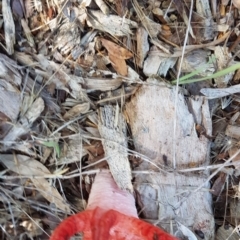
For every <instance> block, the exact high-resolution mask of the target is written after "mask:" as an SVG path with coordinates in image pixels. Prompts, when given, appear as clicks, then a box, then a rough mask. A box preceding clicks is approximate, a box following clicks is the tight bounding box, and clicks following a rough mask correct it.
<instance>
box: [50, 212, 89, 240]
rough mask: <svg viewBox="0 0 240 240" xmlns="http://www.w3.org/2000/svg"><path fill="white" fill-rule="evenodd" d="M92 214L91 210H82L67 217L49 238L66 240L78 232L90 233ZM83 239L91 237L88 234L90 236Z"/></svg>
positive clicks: (87, 239) (51, 239) (86, 239)
mask: <svg viewBox="0 0 240 240" xmlns="http://www.w3.org/2000/svg"><path fill="white" fill-rule="evenodd" d="M92 216H93V211H84V212H81V213H78V214H75V215H72V216H70V217H68V218H67V219H65V220H64V221H63V222H61V223H60V225H59V226H58V227H57V228H56V229H55V230H54V232H53V234H52V236H51V237H50V240H68V239H70V237H71V236H73V235H74V234H76V233H80V232H85V233H86V236H88V235H91V230H90V228H91V226H90V223H91V219H92ZM84 239H85V240H90V239H92V238H91V236H90V238H84Z"/></svg>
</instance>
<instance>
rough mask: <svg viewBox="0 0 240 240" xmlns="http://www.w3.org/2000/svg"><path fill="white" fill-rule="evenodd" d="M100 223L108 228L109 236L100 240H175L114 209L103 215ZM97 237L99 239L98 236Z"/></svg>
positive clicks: (151, 226) (163, 232)
mask: <svg viewBox="0 0 240 240" xmlns="http://www.w3.org/2000/svg"><path fill="white" fill-rule="evenodd" d="M102 224H104V226H105V229H108V232H109V236H110V237H109V238H101V240H103V239H109V240H110V239H111V240H123V239H127V240H154V239H159V240H177V238H175V237H174V236H172V235H170V234H168V233H166V232H165V231H163V230H162V229H160V228H158V227H156V226H153V225H151V224H149V223H147V222H145V221H142V220H140V219H138V218H135V217H131V216H127V215H125V214H122V213H120V212H117V211H115V210H110V211H108V212H107V213H106V214H105V215H104V218H103V219H102ZM97 239H98V240H100V238H96V240H97ZM94 240H95V239H94Z"/></svg>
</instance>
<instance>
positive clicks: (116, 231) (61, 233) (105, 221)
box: [50, 171, 176, 240]
mask: <svg viewBox="0 0 240 240" xmlns="http://www.w3.org/2000/svg"><path fill="white" fill-rule="evenodd" d="M79 232H82V233H83V235H84V238H83V239H84V240H150V239H151V240H154V239H159V240H176V238H175V237H173V236H171V235H169V234H168V233H166V232H164V231H163V230H161V229H160V228H158V227H155V226H153V225H151V224H149V223H146V222H144V221H142V220H140V219H138V216H137V210H136V207H135V201H134V197H133V195H132V194H130V193H129V192H126V191H123V190H121V189H119V188H118V187H117V185H116V183H115V182H114V180H113V178H112V176H111V174H110V173H109V172H106V171H102V172H100V173H99V174H97V176H96V178H95V181H94V183H93V186H92V189H91V193H90V196H89V200H88V206H87V209H86V210H85V211H83V212H81V213H78V214H75V215H72V216H70V217H69V218H67V219H66V220H64V221H63V222H62V223H61V224H60V225H59V226H58V227H57V228H56V230H55V231H54V232H53V234H52V236H51V237H50V240H67V239H70V237H71V236H73V235H74V234H76V233H79Z"/></svg>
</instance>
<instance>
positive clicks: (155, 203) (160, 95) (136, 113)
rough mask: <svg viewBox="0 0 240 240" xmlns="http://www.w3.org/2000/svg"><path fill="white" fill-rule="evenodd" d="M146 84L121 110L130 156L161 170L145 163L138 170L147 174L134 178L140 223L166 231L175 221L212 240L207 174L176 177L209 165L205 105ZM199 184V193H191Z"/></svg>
mask: <svg viewBox="0 0 240 240" xmlns="http://www.w3.org/2000/svg"><path fill="white" fill-rule="evenodd" d="M148 82H149V83H153V85H150V84H149V85H145V86H142V87H141V88H140V89H139V90H138V91H137V92H136V94H135V96H134V97H133V98H132V100H131V102H129V103H128V104H127V105H126V113H127V116H128V118H129V124H130V126H131V131H132V137H133V141H134V145H135V150H136V151H137V152H139V153H141V154H143V155H145V156H147V157H148V159H150V161H151V162H152V163H154V164H156V165H157V166H159V167H160V168H161V169H162V170H163V171H160V172H156V167H155V166H153V165H152V164H150V163H149V162H147V161H143V162H142V163H141V164H140V167H139V169H138V170H143V171H146V170H149V174H138V175H136V178H135V183H136V188H137V190H138V192H139V193H140V198H141V202H142V203H143V206H146V208H144V209H143V212H144V214H145V217H146V218H150V219H159V220H161V225H162V226H163V227H164V228H165V229H166V230H168V231H170V219H176V220H177V221H178V222H180V223H181V224H183V225H184V226H185V227H187V228H190V229H191V230H192V231H193V232H194V231H195V230H198V231H201V232H202V233H203V234H204V236H205V239H214V218H213V214H212V207H211V204H212V200H211V194H210V193H209V187H210V186H209V183H208V182H207V177H208V176H209V173H208V172H207V171H206V172H194V173H193V172H190V173H187V174H185V173H180V172H178V170H180V169H186V168H187V169H189V168H191V167H198V166H208V165H209V147H210V145H209V140H208V139H207V138H206V137H205V136H211V132H212V129H211V128H212V127H211V117H210V113H209V107H208V102H207V100H206V99H205V98H204V97H195V98H189V99H185V98H184V96H183V94H182V93H178V94H176V89H175V87H173V88H167V87H164V85H163V86H160V85H159V83H158V85H157V84H156V85H155V86H154V83H156V81H150V80H148ZM176 96H177V104H176V108H175V97H176ZM175 118H176V131H175V134H174V119H175ZM196 124H198V125H201V126H203V127H204V128H205V129H206V135H205V136H204V135H200V136H199V135H198V134H197V132H196V129H195V125H196ZM174 139H175V140H174ZM174 147H175V153H176V154H175V156H176V158H175V159H176V161H175V164H173V163H174V154H173V149H174ZM152 170H153V172H151V173H150V171H152ZM204 183H205V185H204V188H202V189H201V190H199V191H195V192H194V190H195V189H197V187H198V186H200V185H202V184H204ZM163 219H164V221H163ZM163 222H164V224H162V223H163Z"/></svg>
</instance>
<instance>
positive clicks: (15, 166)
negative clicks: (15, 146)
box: [0, 154, 70, 212]
mask: <svg viewBox="0 0 240 240" xmlns="http://www.w3.org/2000/svg"><path fill="white" fill-rule="evenodd" d="M15 156H16V158H14V155H12V154H0V162H1V163H3V164H4V165H5V166H6V167H7V168H8V169H9V170H11V171H13V172H15V173H17V174H19V175H26V176H29V175H30V174H31V175H32V176H33V177H31V178H30V179H31V181H32V183H33V184H34V185H35V187H36V189H37V190H38V191H39V192H40V193H41V194H42V195H43V197H44V198H46V199H47V200H48V201H49V202H50V203H54V204H55V205H56V207H57V208H59V209H61V210H63V211H66V212H70V208H69V206H68V204H67V203H66V201H65V200H64V199H63V198H62V196H61V195H60V193H59V192H58V190H57V189H56V188H55V187H53V186H52V185H51V184H50V183H49V182H48V181H47V180H46V179H45V178H44V176H46V175H50V174H51V172H50V171H49V170H48V169H47V168H46V167H45V166H44V165H43V164H42V163H41V162H39V161H37V160H35V159H33V158H30V157H27V156H24V155H15ZM34 175H36V176H43V178H41V179H36V178H34Z"/></svg>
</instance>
